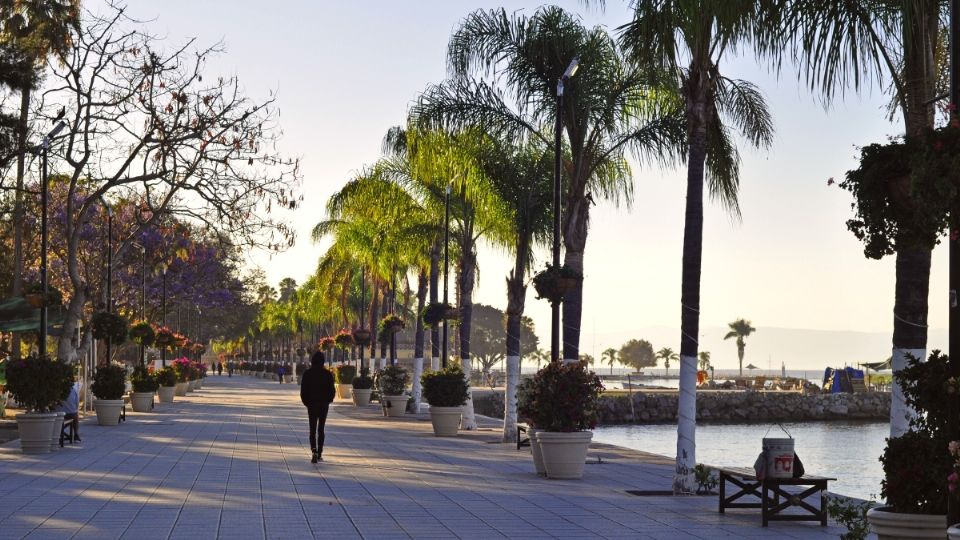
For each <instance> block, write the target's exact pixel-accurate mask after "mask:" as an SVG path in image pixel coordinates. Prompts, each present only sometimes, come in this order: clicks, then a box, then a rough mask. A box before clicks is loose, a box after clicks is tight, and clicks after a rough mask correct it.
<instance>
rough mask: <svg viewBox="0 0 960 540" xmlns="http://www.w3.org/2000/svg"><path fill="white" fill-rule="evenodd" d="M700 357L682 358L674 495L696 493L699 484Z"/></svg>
mask: <svg viewBox="0 0 960 540" xmlns="http://www.w3.org/2000/svg"><path fill="white" fill-rule="evenodd" d="M696 431H697V357H696V356H681V357H680V399H679V400H678V405H677V461H676V468H675V469H674V472H673V492H674V493H676V494H679V493H693V492H694V491H696V488H697V484H696V480H695V478H694V476H693V468H694V467H695V466H696V464H697V439H696Z"/></svg>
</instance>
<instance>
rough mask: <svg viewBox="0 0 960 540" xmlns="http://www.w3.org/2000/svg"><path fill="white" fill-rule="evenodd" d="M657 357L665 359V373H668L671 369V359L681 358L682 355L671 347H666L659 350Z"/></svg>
mask: <svg viewBox="0 0 960 540" xmlns="http://www.w3.org/2000/svg"><path fill="white" fill-rule="evenodd" d="M657 359H658V360H663V369H664V373H667V372H669V371H670V361H671V360H674V361H676V360H679V359H680V357H679V356H678V355H677V353H675V352H673V349H671V348H670V347H664V348H662V349H660V350H659V351H657Z"/></svg>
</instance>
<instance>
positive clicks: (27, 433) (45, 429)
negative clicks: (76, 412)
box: [17, 413, 57, 454]
mask: <svg viewBox="0 0 960 540" xmlns="http://www.w3.org/2000/svg"><path fill="white" fill-rule="evenodd" d="M56 418H57V414H56V413H23V414H18V415H17V431H18V432H19V434H20V449H21V451H23V453H24V454H49V453H50V432H51V430H52V429H53V421H54V420H55V419H56Z"/></svg>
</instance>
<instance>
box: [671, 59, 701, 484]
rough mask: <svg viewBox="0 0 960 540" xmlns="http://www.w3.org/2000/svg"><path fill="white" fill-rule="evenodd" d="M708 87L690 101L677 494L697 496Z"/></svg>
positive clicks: (693, 90) (694, 89)
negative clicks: (699, 353)
mask: <svg viewBox="0 0 960 540" xmlns="http://www.w3.org/2000/svg"><path fill="white" fill-rule="evenodd" d="M704 76H706V75H705V74H704ZM705 84H706V83H705V81H704V82H701V83H700V84H696V83H692V84H691V85H690V87H689V89H688V90H687V91H688V92H690V94H688V96H687V99H688V102H687V107H688V109H687V126H688V129H689V131H688V133H689V139H690V150H689V156H688V159H687V202H686V212H685V219H684V228H683V270H682V274H683V277H682V283H681V286H680V288H681V292H680V304H681V306H680V398H679V400H678V401H679V403H678V407H677V408H678V410H677V459H676V467H675V469H674V477H673V491H674V493H692V492H693V491H694V490H695V489H696V482H695V480H694V477H693V468H694V466H695V465H696V463H697V460H696V450H697V444H696V429H697V336H699V335H700V266H701V259H702V255H703V173H704V161H705V160H706V157H707V144H706V141H707V133H706V126H707V100H706V95H705V94H706V92H705Z"/></svg>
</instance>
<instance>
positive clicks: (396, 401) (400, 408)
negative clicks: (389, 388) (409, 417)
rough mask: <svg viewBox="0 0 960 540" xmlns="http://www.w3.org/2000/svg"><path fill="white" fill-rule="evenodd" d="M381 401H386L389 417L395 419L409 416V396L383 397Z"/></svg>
mask: <svg viewBox="0 0 960 540" xmlns="http://www.w3.org/2000/svg"><path fill="white" fill-rule="evenodd" d="M381 399H384V400H386V405H385V406H386V413H387V416H391V417H394V416H403V415H405V414H407V401H408V400H409V399H410V397H409V396H383V397H382V398H381Z"/></svg>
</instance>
